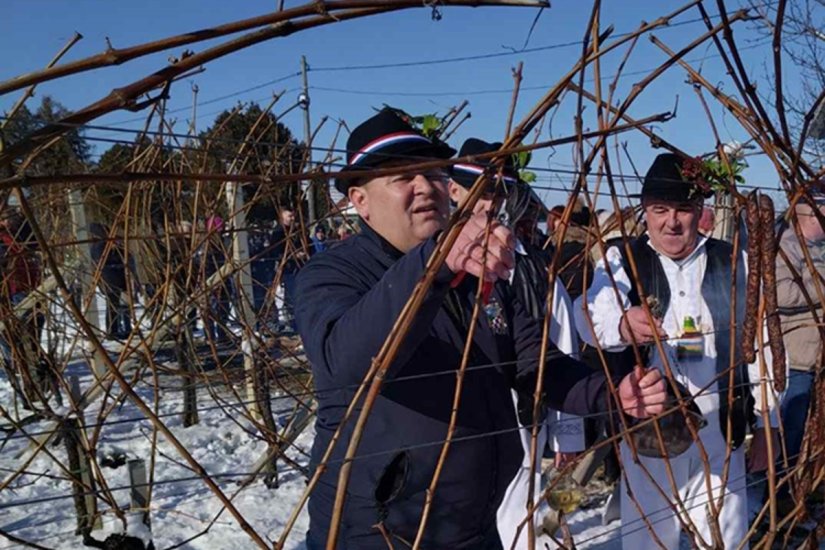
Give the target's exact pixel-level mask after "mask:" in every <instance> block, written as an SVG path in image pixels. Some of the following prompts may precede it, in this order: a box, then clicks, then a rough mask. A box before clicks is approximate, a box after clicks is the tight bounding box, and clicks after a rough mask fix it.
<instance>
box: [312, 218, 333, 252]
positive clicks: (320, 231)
mask: <svg viewBox="0 0 825 550" xmlns="http://www.w3.org/2000/svg"><path fill="white" fill-rule="evenodd" d="M328 245H329V243H328V242H327V228H326V226H325V225H324V224H322V223H319V224H318V225H316V226H315V234H314V235H313V236H312V248H313V254H318V253H319V252H323V251H324V250H326V249H327V246H328Z"/></svg>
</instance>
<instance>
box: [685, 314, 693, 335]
mask: <svg viewBox="0 0 825 550" xmlns="http://www.w3.org/2000/svg"><path fill="white" fill-rule="evenodd" d="M682 328H683V329H684V331H685V332H696V321H694V320H693V317H691V316H690V315H685V320H684V322H683V323H682Z"/></svg>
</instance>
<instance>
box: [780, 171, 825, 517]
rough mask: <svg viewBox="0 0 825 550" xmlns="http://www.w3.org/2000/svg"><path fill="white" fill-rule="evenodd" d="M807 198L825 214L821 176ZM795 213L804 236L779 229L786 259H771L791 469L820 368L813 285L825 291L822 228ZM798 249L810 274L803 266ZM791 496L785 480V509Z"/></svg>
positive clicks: (807, 213)
mask: <svg viewBox="0 0 825 550" xmlns="http://www.w3.org/2000/svg"><path fill="white" fill-rule="evenodd" d="M811 196H812V198H813V202H814V206H815V207H816V209H817V210H818V211H819V213H820V214H823V215H825V180H821V181H819V182H818V183H817V184H815V185H814V186H813V188H812V190H811ZM794 213H795V214H796V219H797V222H798V223H799V231H800V232H801V233H802V238H803V240H802V241H800V240H799V238H797V234H796V231H794V228H793V227H791V226H788V227H786V228H784V231H783V232H782V233H781V237H780V240H779V246H780V249H781V250H782V251H783V252H784V253H785V256H786V257H787V261H785V259H784V258H783V257H782V255H781V254H780V255H778V256H777V258H776V298H777V305H778V306H779V314H780V318H781V319H782V332H783V334H784V338H785V349H786V350H787V353H788V363H789V367H790V375H789V376H788V383H787V388H786V390H785V397H784V398H783V400H782V404H781V406H780V409H779V411H780V418H781V419H782V429H783V432H784V438H785V452H786V458H787V460H788V466H789V469H793V467H794V465H795V464H796V462H797V457H798V455H799V452H800V450H801V448H802V436H803V434H804V433H805V424H806V422H807V419H808V409H809V407H810V401H811V391H812V389H813V387H814V381H815V380H816V377H817V374H818V373H819V372H820V371H821V369H822V328H821V324H818V323H817V318H818V319H819V323H821V322H822V317H823V309H822V303H821V302H820V294H819V292H818V291H817V288H819V289H822V291H823V292H825V229H823V226H822V224H821V223H820V220H819V218H817V217H816V215H815V212H814V209H813V208H812V207H811V205H810V204H808V203H807V202H799V203H797V204H796V206H795V207H794ZM803 248H804V249H807V252H808V255H809V256H810V258H811V261H812V263H813V267H814V272H811V269H810V268H809V267H808V263H807V261H806V259H805V252H804V251H803ZM809 298H810V300H811V301H810V302H809V301H808V299H809ZM783 470H785V468H784V460H783V457H780V459H779V470H778V471H780V472H781V471H783ZM790 494H791V493H790V491H789V490H788V484H786V485H783V486H782V487H780V495H779V496H780V499H781V501H784V502H783V507H784V509H786V510H788V509H789V508H792V507H793V506H790V507H789V506H788V505H789V504H792V501H791V499H790Z"/></svg>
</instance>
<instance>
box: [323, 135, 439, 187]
mask: <svg viewBox="0 0 825 550" xmlns="http://www.w3.org/2000/svg"><path fill="white" fill-rule="evenodd" d="M453 155H455V149H453V148H452V147H450V146H449V145H447V144H446V143H424V142H421V141H419V142H417V143H416V142H414V143H396V144H392V145H388V146H386V147H383V148H381V150H379V151H375V152H374V153H369V154H368V155H367V156H366V157H365V158H364V159H363V160H362V161H361V162H359V163H358V164H347V165H346V166H344V167H343V168H341V170H340V173H341V174H346V173H352V172H365V171H367V170H372V169H374V168H377V167H379V166H381V165H382V164H384V163H387V162H390V161H396V160H409V161H410V162H418V161H423V160H428V159H448V158H450V157H452V156H453ZM357 179H358V178H357V177H350V178H335V188H336V189H337V190H338V191H339V192H341V193H343V194H344V195H346V194H347V191H349V188H350V187H352V186H353V185H356V181H357Z"/></svg>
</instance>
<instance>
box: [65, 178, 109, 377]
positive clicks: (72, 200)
mask: <svg viewBox="0 0 825 550" xmlns="http://www.w3.org/2000/svg"><path fill="white" fill-rule="evenodd" d="M69 208H70V210H71V214H72V224H73V225H74V236H75V240H77V241H78V243H77V245H76V249H77V254H78V256H79V258H80V269H79V277H78V279H79V283H80V296H81V299H80V303H78V304H77V306H78V308H79V309H80V310H81V311H82V312H83V315H84V316H85V317H86V320H87V321H88V323H89V324H90V325H91V326H92V327H93V328H97V329H99V328H100V308H99V307H98V300H97V296H96V289H95V285H94V282H93V277H92V275H93V274H94V271H95V270H96V269H97V266H96V265H95V263H94V261H92V247H91V245H90V244H89V224H88V220H87V217H86V204H85V202H84V200H83V192H82V191H81V190H80V189H70V190H69ZM85 296H89V305H88V306H87V307H85V308H84V307H83V306H84V304H83V297H85ZM102 353H104V352H103V350H101V349H99V348H97V349H93V350H92V354H91V357H89V363H90V366H91V368H92V372H94V373H95V375H96V376H97V377H98V378H100V377H102V376H103V375H104V374H105V366H104V365H105V364H106V362H105V361H104V360H103V359H102V358H101V357H100V355H101V354H102Z"/></svg>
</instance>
